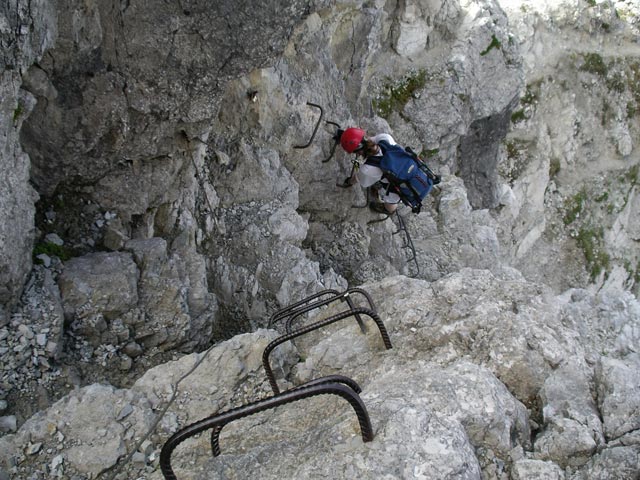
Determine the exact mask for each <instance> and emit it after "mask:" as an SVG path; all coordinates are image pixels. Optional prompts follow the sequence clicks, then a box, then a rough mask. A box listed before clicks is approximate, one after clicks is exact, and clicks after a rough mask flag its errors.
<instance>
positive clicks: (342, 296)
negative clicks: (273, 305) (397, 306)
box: [285, 288, 376, 333]
mask: <svg viewBox="0 0 640 480" xmlns="http://www.w3.org/2000/svg"><path fill="white" fill-rule="evenodd" d="M354 293H359V294H361V295H362V296H364V297H365V299H366V300H367V303H368V304H369V309H370V310H372V311H374V312H375V311H376V307H375V305H374V304H373V299H372V298H371V296H370V295H369V294H368V293H367V292H366V291H365V290H363V289H361V288H350V289H348V290H345V291H344V292H342V293H338V294H336V295H335V296H333V297H331V298H328V299H325V300H321V301H318V302H314V303H312V304H310V305H307V306H305V307H300V308H298V309H297V310H296V311H295V312H292V313H291V314H290V315H289V318H288V319H287V323H286V327H285V331H286V332H287V333H291V325H292V324H293V322H294V320H296V319H297V318H298V317H299V316H300V315H303V314H305V313H307V312H310V311H311V310H315V309H316V308H320V307H323V306H325V305H329V304H331V303H333V302H336V301H338V300H342V301H343V302H347V305H349V308H350V309H351V310H352V311H353V310H354V309H355V308H356V307H355V305H354V304H353V301H352V300H351V295H352V294H354ZM356 320H357V322H358V325H359V326H360V330H361V331H362V333H366V331H367V330H366V327H365V325H364V322H363V321H362V319H361V318H360V315H359V314H357V315H356Z"/></svg>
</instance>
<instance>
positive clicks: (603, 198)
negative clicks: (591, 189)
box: [594, 192, 609, 203]
mask: <svg viewBox="0 0 640 480" xmlns="http://www.w3.org/2000/svg"><path fill="white" fill-rule="evenodd" d="M608 199H609V192H602V194H600V195H598V196H597V197H596V198H594V200H595V201H596V202H598V203H602V202H606V201H607V200H608Z"/></svg>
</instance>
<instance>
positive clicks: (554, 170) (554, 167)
mask: <svg viewBox="0 0 640 480" xmlns="http://www.w3.org/2000/svg"><path fill="white" fill-rule="evenodd" d="M558 173H560V159H559V158H557V157H554V158H552V159H551V161H550V162H549V178H555V176H556V175H558Z"/></svg>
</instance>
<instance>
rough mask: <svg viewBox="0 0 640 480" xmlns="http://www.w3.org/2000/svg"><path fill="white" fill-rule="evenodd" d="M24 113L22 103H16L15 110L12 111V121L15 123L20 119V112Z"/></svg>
mask: <svg viewBox="0 0 640 480" xmlns="http://www.w3.org/2000/svg"><path fill="white" fill-rule="evenodd" d="M23 111H24V107H23V106H22V103H20V102H18V105H17V106H16V108H15V110H14V111H13V121H14V122H16V121H17V120H18V118H20V115H22V112H23Z"/></svg>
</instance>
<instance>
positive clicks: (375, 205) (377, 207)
mask: <svg viewBox="0 0 640 480" xmlns="http://www.w3.org/2000/svg"><path fill="white" fill-rule="evenodd" d="M369 208H370V209H371V210H373V211H374V212H376V213H382V214H383V215H389V212H388V211H387V209H386V208H384V203H380V202H369Z"/></svg>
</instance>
